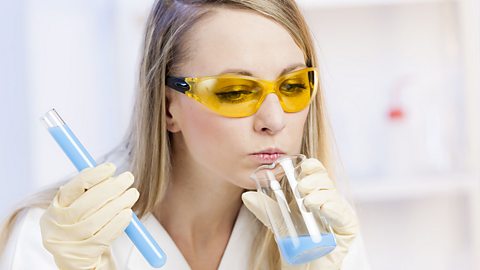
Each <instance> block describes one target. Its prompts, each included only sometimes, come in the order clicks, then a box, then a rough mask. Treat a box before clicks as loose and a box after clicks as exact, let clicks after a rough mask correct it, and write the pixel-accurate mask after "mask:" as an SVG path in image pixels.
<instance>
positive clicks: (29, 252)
mask: <svg viewBox="0 0 480 270" xmlns="http://www.w3.org/2000/svg"><path fill="white" fill-rule="evenodd" d="M44 211H45V210H43V209H39V208H33V209H29V210H26V211H24V212H23V213H21V216H20V217H19V219H18V221H17V222H16V224H15V227H14V229H13V231H12V234H11V235H10V239H9V241H8V244H7V246H6V249H5V252H4V253H3V255H2V257H1V258H0V269H1V270H27V269H28V270H30V269H42V270H49V269H57V267H56V265H55V262H54V260H53V257H52V255H51V254H50V253H49V252H48V251H47V250H46V249H45V248H44V247H43V245H42V238H41V234H40V226H39V220H40V217H41V215H42V214H43V212H44ZM255 219H256V218H255V216H254V215H253V214H251V213H250V211H249V210H248V209H246V208H245V207H244V206H242V208H241V209H240V211H239V214H238V217H237V219H236V222H235V225H234V228H233V231H232V234H231V236H230V239H229V241H228V244H227V247H226V249H225V252H224V254H223V257H222V259H221V262H220V266H219V267H218V270H247V269H248V262H249V259H250V256H251V246H252V243H253V240H254V237H255V235H256V233H257V231H258V230H259V226H263V225H261V224H260V223H259V222H256V221H255ZM142 222H143V224H144V225H145V227H146V228H147V230H148V231H149V232H150V233H151V234H152V236H153V237H154V239H156V240H157V242H158V243H159V245H160V246H161V248H162V249H163V251H164V252H165V254H166V255H167V263H166V264H165V265H164V266H163V267H162V268H161V269H162V270H189V269H190V267H189V265H188V263H187V261H186V260H185V258H184V257H183V255H182V254H181V253H180V251H179V249H178V248H177V246H176V245H175V243H174V242H173V240H172V239H171V238H170V236H169V235H168V233H167V232H166V231H165V229H164V228H163V227H162V225H161V224H160V223H159V222H158V221H157V220H156V219H155V217H154V216H153V215H147V216H145V217H144V218H143V219H142ZM112 255H113V256H114V259H115V262H116V265H117V268H118V269H119V270H123V269H129V270H134V269H135V270H140V269H142V270H144V269H154V268H151V267H150V266H149V265H148V263H147V262H146V261H145V260H144V258H143V257H142V255H141V254H140V253H139V252H138V250H137V249H136V248H134V246H133V244H132V242H131V241H130V240H129V238H128V237H127V236H126V234H122V236H120V237H119V238H118V239H116V240H115V241H114V242H113V244H112ZM205 256H208V254H205ZM342 269H343V270H368V269H369V266H368V263H367V260H366V256H365V252H364V248H363V244H362V241H361V240H360V239H359V238H357V240H356V241H355V242H354V243H353V244H352V246H351V248H350V250H349V254H348V255H347V257H346V258H345V260H344V264H343V267H342Z"/></svg>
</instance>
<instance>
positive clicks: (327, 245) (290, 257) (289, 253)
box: [277, 233, 337, 264]
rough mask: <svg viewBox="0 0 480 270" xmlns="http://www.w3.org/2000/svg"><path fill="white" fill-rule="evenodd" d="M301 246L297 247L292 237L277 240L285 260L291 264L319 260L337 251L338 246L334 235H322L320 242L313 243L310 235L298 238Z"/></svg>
mask: <svg viewBox="0 0 480 270" xmlns="http://www.w3.org/2000/svg"><path fill="white" fill-rule="evenodd" d="M297 239H298V241H299V245H298V246H297V247H295V245H294V241H293V240H294V239H293V238H292V237H290V236H288V237H284V238H280V239H278V240H277V243H278V246H279V248H280V251H281V253H282V255H283V258H284V259H285V260H286V261H287V262H288V263H289V264H303V263H307V262H310V261H312V260H315V259H318V258H320V257H322V256H324V255H326V254H328V253H330V252H331V251H332V250H334V249H335V247H336V246H337V244H336V241H335V237H334V235H333V234H332V233H322V240H321V241H320V242H317V243H315V242H313V241H312V238H311V237H310V236H309V235H302V236H299V237H298V238H297Z"/></svg>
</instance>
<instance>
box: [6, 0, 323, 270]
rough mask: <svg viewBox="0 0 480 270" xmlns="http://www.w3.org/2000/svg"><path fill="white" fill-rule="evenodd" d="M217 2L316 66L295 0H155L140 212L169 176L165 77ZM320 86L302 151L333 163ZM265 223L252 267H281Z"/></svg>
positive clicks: (130, 143) (140, 150)
mask: <svg viewBox="0 0 480 270" xmlns="http://www.w3.org/2000/svg"><path fill="white" fill-rule="evenodd" d="M213 7H225V8H238V9H246V10H251V11H253V12H257V13H259V14H261V15H263V16H265V17H267V18H269V19H271V20H273V21H275V22H277V23H279V24H280V25H282V26H283V27H284V28H285V29H286V30H287V31H288V32H289V33H290V35H291V36H292V37H293V39H294V41H295V42H296V43H297V45H298V46H299V48H300V49H301V50H302V51H303V52H304V56H305V62H306V64H307V65H308V66H313V67H316V66H317V59H316V55H315V49H314V44H313V41H312V37H311V34H310V31H309V29H308V27H307V24H306V22H305V20H304V18H303V16H302V14H301V12H300V11H299V9H298V6H297V5H296V3H295V1H294V0H157V1H156V2H155V4H154V6H153V8H152V10H151V13H150V15H149V18H148V22H147V29H146V33H145V40H144V51H143V57H142V62H141V67H140V78H139V91H138V93H137V97H136V104H135V107H134V113H133V116H132V120H131V126H130V129H129V133H128V136H127V148H128V155H129V163H130V166H131V168H130V169H131V171H132V172H133V174H134V175H135V178H136V179H141V181H138V182H136V183H135V185H136V187H137V189H138V190H139V192H140V194H141V196H140V199H139V200H138V202H137V203H136V205H135V207H134V210H135V211H136V213H137V214H138V215H139V216H140V217H141V216H143V215H145V214H146V213H148V212H152V211H153V210H154V208H155V207H156V206H158V204H159V203H161V201H162V199H163V197H164V194H165V191H166V189H167V186H168V183H169V179H170V172H171V162H170V161H171V156H170V155H171V154H172V151H171V148H170V136H169V133H168V131H167V128H166V97H165V91H166V86H165V77H166V75H167V74H169V73H173V72H174V70H175V68H176V67H177V66H178V65H179V63H182V61H183V60H185V57H186V55H187V52H186V48H185V46H184V44H188V41H185V40H184V37H185V33H186V32H187V31H188V30H189V29H190V28H192V26H193V25H194V24H195V23H196V22H198V21H199V20H201V19H202V18H203V17H205V16H207V15H208V14H210V12H211V8H213ZM319 85H320V84H319ZM319 87H320V86H319ZM320 90H321V89H318V91H317V96H316V99H315V101H314V102H312V104H311V105H310V111H309V114H308V117H307V121H306V123H305V129H304V134H303V140H302V150H301V151H302V153H303V154H305V155H307V156H309V157H315V158H318V159H319V160H321V161H322V163H323V164H324V165H325V167H326V168H327V169H329V168H330V162H329V155H330V151H329V143H328V136H327V134H328V132H327V130H328V129H327V126H328V125H327V122H326V117H325V111H324V110H325V109H324V108H325V107H324V101H323V96H322V91H320ZM53 194H54V193H53V192H52V191H50V193H49V196H50V197H48V196H47V197H48V198H47V199H45V198H43V199H42V200H36V201H35V202H30V203H29V204H28V205H26V206H25V207H30V206H41V207H46V206H47V205H48V201H49V199H51V198H53ZM20 210H21V209H17V211H16V212H15V213H14V214H13V215H12V216H10V217H9V219H8V220H7V222H6V226H7V227H6V229H4V230H2V239H0V244H1V243H3V244H5V241H6V238H7V237H8V233H9V232H10V230H11V226H12V224H14V222H15V218H16V216H17V215H18V212H19V211H20ZM262 228H263V229H261V231H260V232H259V235H258V236H257V238H256V244H255V245H254V247H252V248H253V249H254V250H253V251H252V254H256V256H252V261H251V265H252V267H251V268H252V269H261V268H262V267H265V264H264V263H267V266H268V269H280V263H281V261H280V255H279V252H278V249H277V247H276V245H275V242H274V239H273V235H272V233H271V232H270V231H269V230H268V229H266V228H265V227H263V226H262ZM0 251H1V250H0Z"/></svg>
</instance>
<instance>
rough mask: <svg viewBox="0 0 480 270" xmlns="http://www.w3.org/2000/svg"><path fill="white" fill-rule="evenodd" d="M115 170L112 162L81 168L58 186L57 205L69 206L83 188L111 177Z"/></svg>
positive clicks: (83, 190)
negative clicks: (75, 174)
mask: <svg viewBox="0 0 480 270" xmlns="http://www.w3.org/2000/svg"><path fill="white" fill-rule="evenodd" d="M115 170H116V167H115V165H113V164H112V163H104V164H101V165H98V166H97V167H95V168H87V169H85V170H83V171H82V172H80V173H79V174H78V175H77V176H76V177H75V178H73V180H71V181H70V182H68V183H67V184H65V185H64V186H62V187H60V190H59V192H58V193H57V197H58V204H59V206H61V207H67V206H69V205H70V204H71V203H72V202H73V201H75V200H76V199H78V198H79V197H80V196H81V195H82V194H83V193H85V190H87V189H89V188H91V187H93V186H94V185H96V184H98V183H100V182H102V181H103V180H105V179H107V178H109V177H111V176H112V175H113V174H114V173H115Z"/></svg>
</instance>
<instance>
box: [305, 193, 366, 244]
mask: <svg viewBox="0 0 480 270" xmlns="http://www.w3.org/2000/svg"><path fill="white" fill-rule="evenodd" d="M303 203H304V205H305V207H307V208H308V209H309V210H310V211H319V214H320V215H322V216H324V217H326V218H327V220H328V221H329V223H330V225H332V227H333V229H334V231H335V232H336V233H337V234H345V235H347V234H355V233H356V231H357V230H358V228H357V227H358V225H357V218H356V216H355V213H354V211H353V209H352V208H351V207H350V205H349V204H348V202H347V201H346V200H345V199H343V198H342V197H340V195H339V194H338V193H337V192H336V191H335V190H317V191H314V192H312V193H310V194H309V195H307V196H306V197H305V199H304V200H303Z"/></svg>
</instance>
